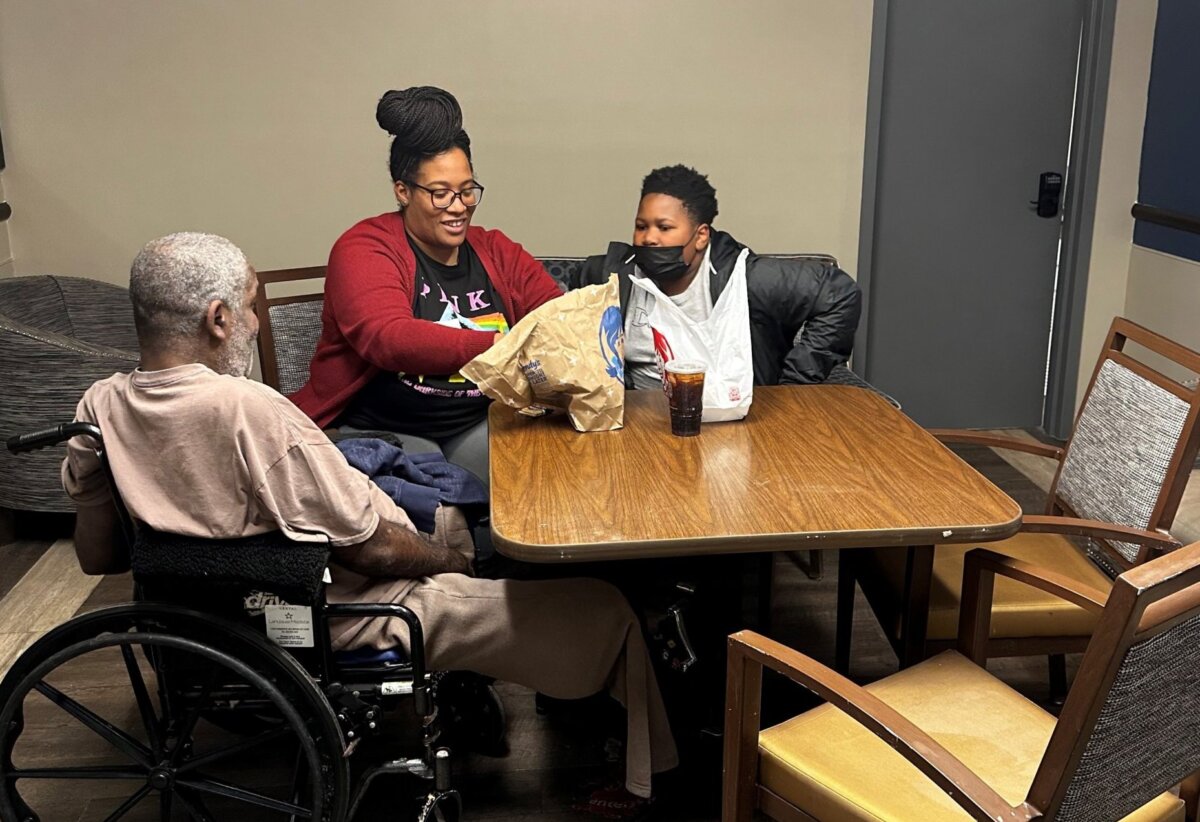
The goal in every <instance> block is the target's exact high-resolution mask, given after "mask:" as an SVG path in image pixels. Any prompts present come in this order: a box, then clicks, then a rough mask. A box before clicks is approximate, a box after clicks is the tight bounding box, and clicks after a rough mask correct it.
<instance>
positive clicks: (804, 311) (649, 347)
mask: <svg viewBox="0 0 1200 822" xmlns="http://www.w3.org/2000/svg"><path fill="white" fill-rule="evenodd" d="M716 216H717V193H716V191H715V190H714V189H713V187H712V185H711V184H709V182H708V178H707V177H705V176H704V175H703V174H700V173H699V172H698V171H696V170H695V169H692V168H688V167H686V166H682V165H675V166H667V167H664V168H658V169H655V170H654V171H652V172H650V173H649V174H648V175H646V178H645V180H643V181H642V196H641V201H640V202H639V204H638V213H637V218H636V219H635V221H634V231H633V244H632V245H630V244H627V243H621V242H614V243H610V244H609V246H608V253H607V254H604V255H598V256H595V257H589V258H588V259H587V262H586V263H585V264H584V266H583V269H582V270H581V272H580V275H579V277H578V280H577V281H576V282H573V283H572V284H571V287H572V288H577V287H579V286H583V285H594V284H597V283H604V282H607V281H608V278H609V276H610V275H611V274H613V273H616V274H617V275H618V277H619V279H620V287H621V312H622V316H624V318H625V383H626V386H627V387H629V388H652V387H657V386H659V385H661V374H660V371H659V366H658V363H657V361H656V360H655V356H654V343H653V339H652V335H651V333H650V327H649V325H648V324H647V322H646V319H647V314H648V313H649V310H650V308H651V302H650V301H652V300H653V299H654V297H652V296H651V295H649V294H647V293H646V292H644V291H642V290H641V289H634V288H632V286H631V285H630V281H629V278H630V277H648V278H650V279H651V280H653V281H654V283H655V285H657V286H658V287H659V289H660V290H661V291H662V292H663V293H664V294H666V295H667V296H668V297H669V298H670V299H671V300H672V301H673V302H674V303H675V304H676V305H678V306H679V307H680V308H681V309H683V311H684V313H685V314H687V316H689V317H691V318H692V319H694V320H696V321H703V320H705V319H707V318H708V316H709V314H710V313H711V312H712V307H713V304H714V303H715V302H716V300H717V298H718V297H720V295H721V291H722V290H723V289H724V288H725V284H726V283H728V282H729V277H730V274H731V273H732V272H733V266H734V262H735V261H736V260H737V257H738V254H739V253H740V252H741V251H742V249H743V247H744V246H742V244H741V243H739V242H738V241H737V240H735V239H734V238H733V237H731V236H730V235H729V234H726V233H725V232H723V231H716V230H714V229H713V228H712V221H713V220H714V219H715V218H716ZM746 287H747V292H748V297H749V303H750V306H749V307H750V341H751V352H752V360H753V368H754V384H755V385H779V384H788V383H818V382H823V381H824V380H825V378H826V377H827V376H829V372H830V371H831V370H832V369H833V367H834V366H835V365H838V364H840V363H844V362H846V360H847V359H848V358H849V356H850V351H851V348H852V346H853V343H854V332H855V330H857V328H858V318H859V314H860V312H861V310H862V295H861V294H860V292H859V289H858V285H857V284H856V283H855V282H854V280H852V279H851V278H850V276H849V275H848V274H846V272H844V271H842V270H841V269H839V268H837V267H836V266H833V265H827V264H822V263H820V262H817V261H813V260H779V259H773V258H769V257H759V256H757V255H755V254H754V253H753V252H751V253H750V257H749V259H748V260H747V263H746Z"/></svg>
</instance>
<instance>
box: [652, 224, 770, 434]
mask: <svg viewBox="0 0 1200 822" xmlns="http://www.w3.org/2000/svg"><path fill="white" fill-rule="evenodd" d="M749 255H750V250H749V249H745V248H744V249H742V253H741V254H739V255H738V258H737V262H736V263H735V264H734V266H733V274H731V275H730V277H729V283H728V284H727V285H726V286H725V290H724V291H722V292H721V296H720V297H718V298H717V302H716V305H714V306H713V310H712V313H711V314H709V316H708V319H707V320H705V321H703V322H696V321H695V320H693V319H691V318H690V317H688V316H687V315H686V314H684V313H683V309H681V308H680V307H679V306H677V305H675V303H674V302H672V301H671V298H670V297H668V296H666V295H665V294H663V293H662V292H661V291H659V289H658V286H656V285H655V284H654V282H653V281H651V280H650V279H648V278H645V277H634V278H632V279H631V280H630V282H632V283H633V285H634V286H635V287H636V288H640V289H642V290H643V291H646V292H648V293H650V294H653V295H654V307H653V308H651V309H650V315H649V317H648V318H647V320H648V323H649V325H650V332H651V334H652V336H653V337H654V353H655V359H656V360H658V367H659V369H660V370H661V369H662V367H663V365H664V364H665V363H668V362H670V361H671V360H675V359H678V360H699V361H700V362H703V363H704V364H705V365H707V366H708V371H707V373H706V374H705V375H704V416H703V417H702V419H703V421H704V422H725V421H727V420H740V419H742V418H743V417H745V416H746V414H747V413H749V411H750V403H751V402H752V401H753V400H754V364H753V361H752V360H751V357H750V304H749V302H748V300H747V297H746V258H747V257H748V256H749ZM697 276H700V277H707V276H708V272H707V271H701V272H700V273H699V274H698V275H697Z"/></svg>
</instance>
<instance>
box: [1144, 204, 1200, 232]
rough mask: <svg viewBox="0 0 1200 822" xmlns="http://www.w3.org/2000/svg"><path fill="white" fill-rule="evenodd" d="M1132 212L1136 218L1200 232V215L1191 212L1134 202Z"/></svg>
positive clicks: (1181, 229)
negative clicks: (1186, 212)
mask: <svg viewBox="0 0 1200 822" xmlns="http://www.w3.org/2000/svg"><path fill="white" fill-rule="evenodd" d="M1131 212H1132V214H1133V219H1135V220H1141V221H1142V222H1145V223H1153V224H1154V225H1161V226H1166V227H1167V228H1174V229H1178V230H1179V231H1187V232H1189V233H1191V234H1200V217H1196V216H1193V215H1191V214H1184V213H1182V212H1179V211H1170V210H1169V209H1165V208H1158V207H1157V206H1149V205H1145V204H1144V203H1134V204H1133V208H1132V209H1131Z"/></svg>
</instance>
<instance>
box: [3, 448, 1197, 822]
mask: <svg viewBox="0 0 1200 822" xmlns="http://www.w3.org/2000/svg"><path fill="white" fill-rule="evenodd" d="M1006 433H1008V432H1006ZM960 453H962V454H963V456H964V457H966V458H967V459H968V461H970V462H971V463H972V464H973V465H975V466H976V467H977V468H979V470H980V471H982V472H983V473H984V474H985V475H987V476H989V477H990V478H991V479H992V480H993V481H994V482H996V483H997V484H998V485H999V486H1000V487H1001V488H1002V489H1003V490H1005V491H1006V492H1007V493H1009V494H1010V495H1011V496H1012V497H1013V498H1014V499H1016V500H1017V501H1018V502H1019V503H1021V504H1022V506H1023V507H1025V509H1026V510H1027V511H1031V512H1035V511H1040V510H1041V506H1042V502H1043V499H1044V496H1043V495H1044V491H1043V490H1041V488H1044V487H1046V486H1048V484H1049V481H1050V474H1049V471H1048V467H1047V466H1046V465H1043V464H1039V463H1043V462H1044V461H1041V460H1039V459H1038V458H1036V457H1029V456H1027V455H1023V454H1019V453H1016V454H1005V455H1004V456H1003V457H1001V456H998V455H997V454H996V453H995V452H993V451H991V450H989V449H981V448H965V449H961V450H960ZM1039 486H1040V488H1039ZM1193 491H1194V492H1195V493H1200V486H1197V485H1193ZM1196 510H1197V509H1196V506H1191V505H1188V504H1187V503H1186V502H1185V507H1184V510H1183V512H1182V513H1181V516H1180V528H1181V533H1180V534H1179V536H1180V537H1181V538H1186V539H1194V538H1196V536H1197V535H1198V534H1200V528H1197V524H1200V512H1197V513H1195V514H1194V513H1193V512H1196ZM35 536H36V535H35ZM2 550H3V551H4V552H5V563H4V567H3V568H2V569H0V595H2V596H0V666H2V667H4V668H7V666H8V664H9V663H10V661H11V660H12V659H14V658H16V656H17V655H19V654H20V652H21V651H22V650H23V649H24V648H25V647H26V646H27V645H28V644H29V643H30V642H31V641H33V640H34V639H36V638H37V637H38V636H39V635H41V634H42V633H43V632H44V631H46V630H47V629H49V628H51V627H53V626H55V625H57V624H59V623H61V622H63V621H65V620H66V619H68V618H69V617H70V616H72V615H73V614H75V613H79V612H83V611H87V610H91V609H94V608H97V607H100V606H102V605H106V604H110V603H115V602H120V601H122V600H125V599H127V598H129V596H130V591H131V583H130V580H129V578H128V576H118V577H107V578H104V579H96V578H89V577H86V576H84V575H83V574H82V573H80V572H79V570H78V568H77V567H76V566H75V564H74V558H73V554H72V546H71V544H70V542H69V541H66V540H56V539H53V538H51V535H49V534H48V535H47V538H44V539H36V538H35V539H25V540H23V541H19V542H14V543H12V544H9V545H7V546H4V548H3V549H2ZM836 576H837V571H836V556H834V555H832V554H830V555H828V556H826V558H825V570H824V575H823V577H822V578H821V579H819V580H810V579H809V578H808V577H807V576H806V575H805V574H804V573H802V572H801V571H800V570H799V569H798V568H797V566H796V565H794V564H793V563H792V562H791V561H790V559H789V558H788V557H787V556H786V555H783V554H779V555H776V557H775V558H774V589H773V603H772V606H773V607H772V620H771V626H770V633H771V634H772V635H773V636H775V638H777V639H779V640H781V641H783V642H785V643H787V644H790V645H792V646H794V647H797V648H799V649H801V650H803V651H805V652H806V653H808V654H810V655H812V656H814V657H815V658H817V659H818V660H821V661H825V662H829V661H831V659H832V655H833V631H834V622H833V611H834V599H835V580H836ZM853 658H854V663H853V676H854V678H855V679H859V680H862V681H868V680H872V679H875V678H878V677H880V676H885V675H887V674H888V673H891V672H892V671H894V670H895V669H896V661H895V658H894V657H893V656H892V653H891V650H890V648H889V646H888V645H887V643H886V640H885V639H884V637H883V635H882V633H881V632H880V630H879V628H878V627H877V626H876V625H875V623H874V619H873V617H872V616H871V614H870V612H869V610H868V609H867V608H866V606H865V604H864V603H863V602H862V598H861V597H859V601H858V608H857V611H856V614H855V645H854V653H853ZM990 668H991V669H992V670H993V671H994V672H996V673H997V674H998V675H1000V676H1002V677H1003V678H1004V679H1006V681H1009V682H1010V683H1012V684H1014V686H1016V687H1018V688H1019V689H1020V690H1022V691H1023V692H1025V693H1026V694H1028V695H1029V696H1030V697H1031V698H1034V699H1039V700H1040V699H1042V698H1044V696H1045V689H1046V679H1045V676H1046V669H1045V660H1044V659H1031V660H1004V661H1001V662H999V663H993V664H992V665H991V666H990ZM120 674H121V671H120V670H119V666H117V668H116V669H114V670H112V672H111V679H110V680H109V681H107V682H106V679H107V678H108V677H109V676H110V674H107V673H105V672H103V671H89V672H88V673H87V674H86V676H87V677H89V678H94V679H89V680H88V682H87V683H86V685H87V688H88V689H89V693H93V694H95V698H96V699H97V700H98V704H99V705H103V706H104V710H106V711H114V712H118V713H119V712H121V711H122V710H125V711H128V710H129V705H128V703H129V698H128V697H127V695H126V694H125V692H124V691H125V690H126V689H127V688H122V687H121V686H120V685H118V684H117V683H121V682H123V681H124V680H123V679H122V677H121V676H120ZM77 684H78V683H77ZM665 684H666V685H667V686H668V691H669V692H671V689H675V692H683V691H686V690H687V689H688V688H689V687H691V686H690V684H689V683H688V682H686V681H683V682H669V683H665ZM499 690H500V692H501V694H502V696H503V699H504V702H505V707H506V711H507V714H508V739H509V745H510V748H511V752H510V754H509V755H508V756H507V757H504V758H488V757H483V756H478V755H467V756H464V757H459V761H458V763H457V766H456V774H457V785H458V787H459V788H460V789H461V791H462V793H463V796H464V801H465V803H466V809H467V813H466V818H468V819H489V820H496V822H516V821H517V820H530V821H531V822H532V821H533V820H537V821H538V822H555V821H556V820H577V822H578V820H586V819H588V818H592V819H594V818H596V817H588V816H584V815H582V814H580V813H578V812H576V811H573V810H572V809H571V805H572V804H573V802H575V801H576V800H577V799H579V798H580V797H581V796H582V795H585V794H586V790H587V788H588V787H589V786H594V785H598V784H603V783H604V781H605V780H606V779H611V778H612V776H613V775H614V774H616V773H617V772H618V771H617V766H616V765H614V764H611V763H609V762H608V761H607V759H608V755H607V754H606V748H605V743H606V738H607V737H606V733H605V730H606V726H605V723H604V721H603V720H602V719H601V718H600V717H599V716H598V715H597V713H596V711H595V703H589V704H588V705H587V706H584V707H577V708H574V709H567V710H560V711H558V712H556V713H554V714H553V715H551V716H544V715H540V714H538V713H537V712H536V711H535V708H534V699H533V694H532V693H530V692H529V691H527V690H525V689H522V688H519V687H516V686H512V685H504V684H502V685H500V686H499ZM717 701H718V702H719V698H718V700H717ZM803 702H804V698H803V697H800V696H799V695H797V694H796V693H795V691H794V690H782V689H779V688H775V687H772V688H769V689H768V691H767V705H766V707H765V713H766V714H767V715H768V716H773V715H782V714H785V713H786V712H787V711H789V710H794V709H795V708H796V707H797V706H800V705H802V704H803ZM122 703H124V704H125V707H124V708H122V707H121V704H122ZM715 715H716V716H717V717H718V719H719V715H720V712H719V706H718V707H717V709H716V714H715ZM70 722H71V720H69V719H64V723H65V724H70ZM64 723H59V727H57V728H55V727H53V726H47V727H41V726H39V729H38V730H37V731H36V733H39V734H42V735H43V736H42V737H39V739H38V740H35V741H37V742H39V743H40V746H41V747H42V748H43V749H44V750H46V751H56V750H63V749H64V748H66V747H70V746H69V745H68V744H67V743H64V742H63V737H62V733H63V730H64V727H65V725H64ZM714 724H716V723H714ZM684 747H685V748H686V750H687V753H688V759H689V761H690V770H689V772H688V773H687V775H686V778H684V779H677V780H675V781H674V784H673V785H672V786H671V788H670V793H671V795H672V796H671V801H670V802H669V803H668V804H667V805H666V806H665V807H663V808H661V810H660V811H659V813H658V818H661V819H667V820H708V819H717V818H718V816H719V804H718V803H719V784H720V783H719V775H720V763H719V749H720V742H719V740H717V739H715V738H714V737H711V736H706V735H700V736H697V737H694V738H689V739H688V740H686V745H685V746H684ZM71 750H76V749H74V748H71ZM62 784H63V783H59V784H58V785H57V787H58V788H59V790H57V791H54V792H44V793H42V794H40V795H41V796H42V797H44V799H45V801H46V802H47V805H46V810H45V811H43V813H42V817H41V818H42V820H43V822H83V820H102V819H105V818H106V817H107V815H108V814H109V813H111V812H112V810H113V808H115V807H116V806H117V804H119V802H120V798H119V797H124V796H127V795H128V789H127V788H126V789H125V790H124V792H122V791H121V790H119V789H117V788H114V787H113V786H114V783H112V782H107V783H105V782H100V781H90V782H82V783H72V784H71V786H70V790H69V791H63V790H61V788H62ZM403 784H404V783H403V782H401V781H399V780H398V779H396V778H385V779H383V780H381V781H380V782H379V783H377V785H376V787H374V788H373V789H372V792H371V794H370V795H369V798H368V799H369V801H368V803H367V804H368V807H367V809H366V811H365V812H364V813H363V814H362V815H360V817H359V818H360V819H363V820H385V819H387V820H393V819H406V818H410V816H411V803H410V802H409V800H407V799H406V798H404V797H405V793H404V789H403ZM137 810H138V812H141V811H145V812H146V815H144V816H135V815H134V813H130V814H129V815H128V816H126V817H123V818H125V819H128V820H134V819H157V818H158V817H157V815H156V814H155V813H153V811H154V808H153V807H151V806H149V805H148V804H147V807H145V808H141V807H139V808H138V809H137ZM179 818H184V817H182V816H180V817H179ZM269 818H276V817H269Z"/></svg>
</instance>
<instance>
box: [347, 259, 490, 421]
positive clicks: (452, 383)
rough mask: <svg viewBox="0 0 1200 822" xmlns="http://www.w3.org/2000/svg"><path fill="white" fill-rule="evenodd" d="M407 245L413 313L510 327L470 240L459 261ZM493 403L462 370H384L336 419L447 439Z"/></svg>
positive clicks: (450, 322)
mask: <svg viewBox="0 0 1200 822" xmlns="http://www.w3.org/2000/svg"><path fill="white" fill-rule="evenodd" d="M409 245H410V246H412V250H413V254H414V255H415V256H416V259H417V270H416V282H415V289H414V293H415V294H416V297H415V298H414V299H413V316H414V317H416V318H417V319H419V320H429V321H430V322H435V323H438V324H440V325H447V326H450V327H451V328H469V329H473V330H476V331H486V332H488V333H490V334H495V333H503V332H506V331H508V328H509V320H510V318H509V317H508V316H506V315H505V313H504V305H503V303H501V302H500V299H499V298H498V297H497V296H496V291H495V289H494V288H493V287H492V281H491V280H489V279H488V275H487V271H486V270H485V269H484V267H483V263H482V262H480V260H479V257H478V256H477V255H476V254H475V252H474V251H473V250H472V249H471V246H470V244H469V243H463V245H462V247H461V248H460V249H459V252H458V263H457V264H455V265H443V264H441V263H439V262H437V261H436V260H433V259H431V258H430V257H429V256H427V255H426V254H425V253H424V252H422V251H421V249H419V248H418V247H417V245H416V243H414V242H412V239H411V238H409ZM489 402H491V401H490V400H489V399H488V398H487V397H486V396H485V395H484V394H483V392H482V391H480V390H479V387H478V386H476V385H475V383H473V382H471V381H470V380H468V379H467V378H466V377H464V376H462V375H461V374H394V373H383V374H379V375H377V376H376V377H375V378H374V379H373V380H371V382H369V383H367V385H366V386H365V387H363V389H362V390H361V391H359V392H358V394H357V395H356V396H355V398H354V399H353V400H352V401H351V403H350V407H348V408H347V409H346V412H345V413H344V414H343V415H342V417H341V418H340V419H339V420H338V422H339V423H340V424H342V425H351V426H354V427H355V428H382V429H384V430H388V431H401V432H403V433H406V434H415V435H416V436H419V437H425V438H427V439H432V440H443V439H446V438H448V437H453V436H455V435H456V434H460V433H462V432H463V431H466V430H467V429H468V428H470V427H471V426H473V425H475V424H476V423H477V422H479V421H480V420H482V419H483V418H484V417H486V416H487V407H488V403H489Z"/></svg>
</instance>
